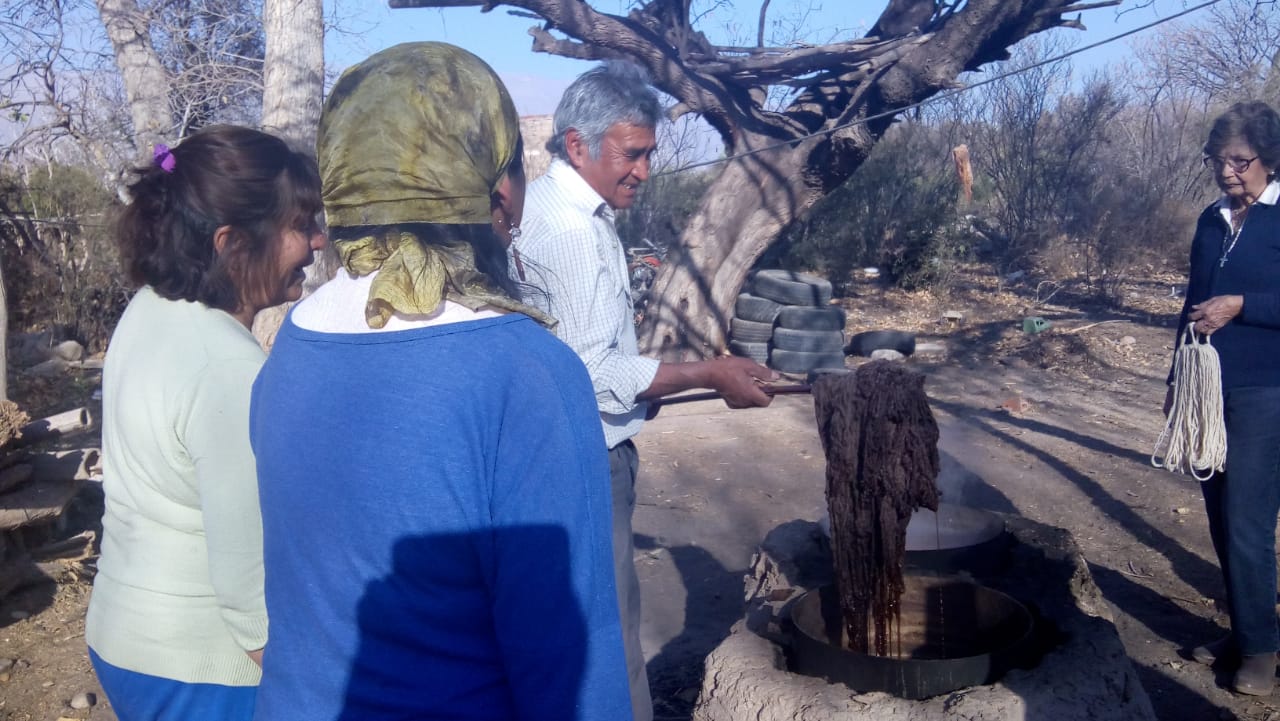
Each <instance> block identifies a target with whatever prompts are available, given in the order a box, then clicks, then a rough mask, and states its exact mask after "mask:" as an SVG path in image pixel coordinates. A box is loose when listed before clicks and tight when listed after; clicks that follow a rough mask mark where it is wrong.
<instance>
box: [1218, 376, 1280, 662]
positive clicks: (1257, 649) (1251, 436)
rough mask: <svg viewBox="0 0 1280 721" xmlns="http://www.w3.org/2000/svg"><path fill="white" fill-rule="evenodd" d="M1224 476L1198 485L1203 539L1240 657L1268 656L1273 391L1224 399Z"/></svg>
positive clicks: (1273, 643)
mask: <svg viewBox="0 0 1280 721" xmlns="http://www.w3.org/2000/svg"><path fill="white" fill-rule="evenodd" d="M1223 395H1224V398H1223V401H1224V406H1223V415H1224V417H1225V419H1226V425H1227V462H1226V471H1225V472H1223V473H1216V474H1214V475H1213V477H1212V478H1210V479H1209V480H1208V481H1205V482H1204V484H1203V485H1202V490H1203V491H1204V504H1205V510H1206V511H1207V512H1208V516H1209V534H1210V536H1211V537H1212V539H1213V549H1214V550H1215V551H1216V552H1217V553H1218V563H1219V565H1220V566H1221V567H1222V577H1223V580H1224V581H1226V587H1227V609H1228V613H1229V614H1230V616H1231V632H1232V634H1233V635H1234V637H1235V640H1236V643H1237V644H1238V645H1239V648H1240V653H1242V654H1244V655H1247V656H1254V655H1259V654H1267V653H1274V652H1275V651H1276V650H1277V649H1278V648H1280V637H1278V634H1277V628H1276V516H1277V514H1278V513H1280V387H1276V388H1233V389H1231V390H1228V391H1226V392H1225V393H1224V394H1223Z"/></svg>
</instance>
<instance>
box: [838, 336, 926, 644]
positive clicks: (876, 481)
mask: <svg viewBox="0 0 1280 721" xmlns="http://www.w3.org/2000/svg"><path fill="white" fill-rule="evenodd" d="M813 404H814V409H815V412H816V415H817V419H818V434H819V435H820V436H821V438H822V447H823V450H824V451H825V452H826V456H827V504H828V508H829V512H830V515H831V547H832V553H833V555H834V557H835V576H836V587H837V589H838V591H839V595H840V606H841V609H842V611H843V614H844V622H845V626H846V628H847V629H848V633H849V647H850V648H851V649H853V650H854V651H859V652H861V653H869V652H870V648H869V646H870V632H871V629H872V628H873V627H874V629H875V653H876V654H877V655H879V656H885V655H888V653H889V643H888V639H889V638H890V633H891V631H896V629H897V627H898V622H899V610H900V609H899V606H898V601H899V599H900V598H901V596H902V591H903V580H902V560H903V556H904V554H905V552H906V535H907V522H908V521H909V520H910V519H911V514H912V512H913V511H915V509H917V508H921V507H924V508H928V509H931V510H937V508H938V488H937V485H936V483H935V482H936V480H937V478H938V468H939V462H938V424H937V422H936V421H935V420H934V418H933V412H932V411H931V410H930V409H929V399H928V397H927V396H926V395H925V392H924V376H922V375H920V374H919V373H916V372H914V371H911V370H909V369H907V368H906V367H904V366H903V365H902V364H900V363H893V362H891V361H872V362H870V363H867V364H865V365H863V366H860V367H859V368H858V369H857V370H856V371H854V372H853V373H839V374H831V375H824V376H822V377H820V378H818V379H817V380H816V381H815V382H814V383H813ZM893 635H894V637H896V633H894V634H893Z"/></svg>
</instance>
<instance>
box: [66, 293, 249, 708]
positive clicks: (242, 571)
mask: <svg viewBox="0 0 1280 721" xmlns="http://www.w3.org/2000/svg"><path fill="white" fill-rule="evenodd" d="M264 360H265V355H264V354H263V352H262V349H261V348H260V347H259V346H258V344H257V342H256V341H255V340H254V338H253V336H252V335H251V334H250V333H249V331H248V330H246V329H245V328H244V326H242V325H241V324H240V323H239V322H237V321H236V320H235V319H234V318H232V317H231V316H230V315H228V314H227V313H224V312H222V311H218V310H213V309H211V308H209V307H207V306H205V305H203V304H200V303H188V302H185V301H170V300H165V299H163V298H161V297H160V296H158V295H156V293H155V292H154V291H152V290H151V289H150V288H143V289H142V290H140V291H138V294H137V295H136V296H134V298H133V300H132V301H131V302H130V303H129V307H128V308H127V309H126V310H125V313H124V316H123V317H122V318H121V319H120V324H119V325H118V326H117V327H116V331H115V334H114V335H113V336H112V338H111V346H110V348H109V349H108V352H107V361H106V367H105V369H104V371H103V399H102V401H103V427H102V446H103V486H104V490H105V492H106V513H105V515H104V517H103V520H102V526H103V538H102V557H101V560H100V561H99V563H98V575H97V578H96V579H95V581H94V589H93V598H92V599H91V601H90V604H89V613H88V619H87V622H86V624H87V625H86V630H85V636H86V638H87V640H88V643H89V646H90V647H91V648H93V650H94V651H96V652H97V653H98V655H99V656H101V657H102V659H103V660H105V661H106V662H108V663H110V664H112V665H114V666H118V667H120V668H124V669H128V670H130V671H137V672H140V673H145V674H149V675H152V676H159V677H162V678H169V679H174V680H178V681H184V682H188V683H216V684H223V685H229V686H251V685H255V684H257V683H258V679H259V677H260V673H259V669H258V667H257V665H256V664H254V663H253V661H252V660H250V658H249V657H248V656H247V655H246V653H245V652H246V651H251V650H256V649H259V648H262V647H263V646H264V645H265V643H266V640H267V614H266V607H265V604H264V600H263V590H262V589H263V573H262V519H261V514H260V512H259V510H258V487H257V475H256V472H255V468H254V458H253V453H252V451H251V449H250V447H249V424H248V418H249V397H250V391H251V388H252V385H253V380H254V378H255V377H256V376H257V373H258V370H259V368H260V367H261V366H262V363H263V361H264Z"/></svg>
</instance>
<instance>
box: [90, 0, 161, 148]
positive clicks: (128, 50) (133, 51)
mask: <svg viewBox="0 0 1280 721" xmlns="http://www.w3.org/2000/svg"><path fill="white" fill-rule="evenodd" d="M97 4H98V13H99V14H100V15H101V17H102V24H103V25H105V26H106V29H107V37H108V38H110V39H111V47H112V48H113V49H114V50H115V58H116V67H118V68H120V78H121V80H123V81H124V89H125V94H126V96H127V97H128V98H129V116H130V118H131V119H132V120H133V144H134V147H135V148H137V150H138V154H139V156H141V157H144V158H145V157H147V155H148V153H150V151H151V147H152V146H153V145H154V144H156V143H160V142H164V141H165V140H166V139H169V138H167V136H168V134H169V132H170V131H171V130H172V128H173V115H172V113H171V112H170V109H169V96H170V94H171V92H172V87H171V85H170V82H169V75H168V73H166V72H165V69H164V65H163V64H162V63H161V62H160V57H159V55H157V54H156V51H155V48H154V47H153V46H152V44H151V38H150V36H149V35H148V20H147V16H146V14H145V13H143V11H142V10H141V8H139V7H138V3H137V2H136V1H135V0H97ZM170 140H176V138H173V139H170Z"/></svg>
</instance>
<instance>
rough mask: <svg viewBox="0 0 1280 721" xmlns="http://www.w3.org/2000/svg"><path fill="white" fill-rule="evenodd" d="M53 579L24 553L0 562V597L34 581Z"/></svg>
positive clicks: (48, 581) (45, 581) (47, 581)
mask: <svg viewBox="0 0 1280 721" xmlns="http://www.w3.org/2000/svg"><path fill="white" fill-rule="evenodd" d="M53 580H54V579H53V578H51V577H49V576H48V575H46V574H45V573H44V571H43V570H41V568H40V567H39V566H37V565H36V563H35V561H33V560H32V559H31V557H30V556H28V555H26V554H25V553H24V554H22V555H20V556H16V557H14V558H10V559H6V560H5V561H4V562H0V598H4V597H5V596H8V595H9V594H10V593H13V592H14V591H16V590H18V589H20V588H24V587H26V586H30V585H32V584H35V583H52V582H53Z"/></svg>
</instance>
